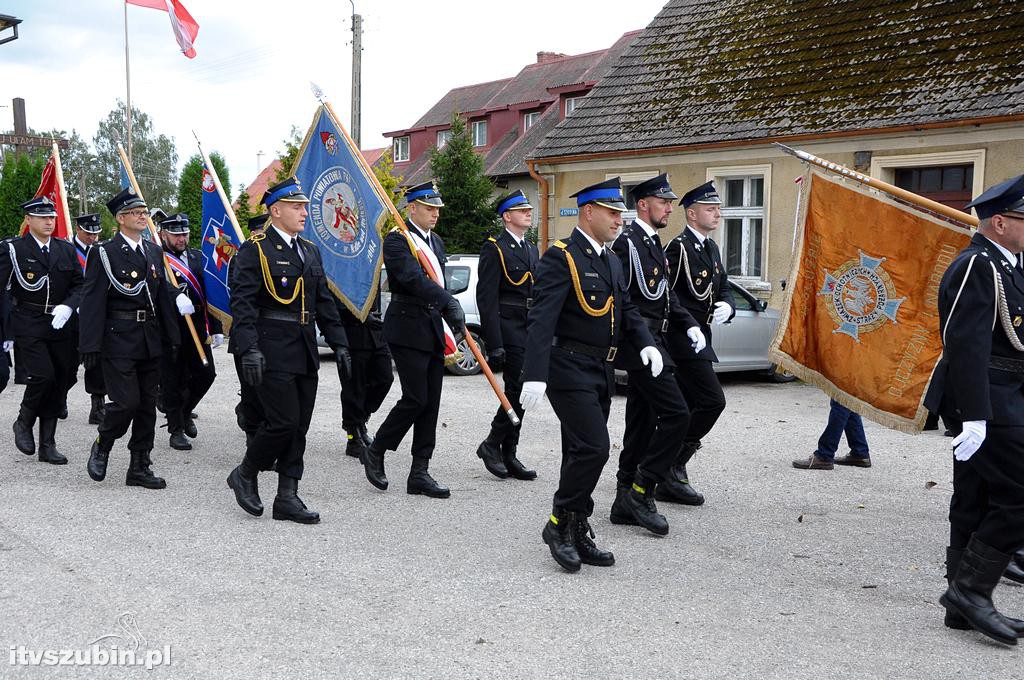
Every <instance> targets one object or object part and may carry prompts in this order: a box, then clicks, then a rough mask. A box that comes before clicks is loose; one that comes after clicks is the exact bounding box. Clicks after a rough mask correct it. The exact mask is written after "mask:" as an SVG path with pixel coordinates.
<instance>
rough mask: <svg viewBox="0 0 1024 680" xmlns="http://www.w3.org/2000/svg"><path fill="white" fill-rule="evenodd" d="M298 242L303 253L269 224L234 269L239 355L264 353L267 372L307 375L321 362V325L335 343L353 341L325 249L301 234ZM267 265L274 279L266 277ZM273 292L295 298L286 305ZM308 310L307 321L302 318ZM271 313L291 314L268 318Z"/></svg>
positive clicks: (233, 318) (329, 341) (240, 254)
mask: <svg viewBox="0 0 1024 680" xmlns="http://www.w3.org/2000/svg"><path fill="white" fill-rule="evenodd" d="M298 243H299V247H300V248H302V255H301V256H300V255H299V254H298V253H296V252H295V251H294V250H292V249H291V248H290V247H289V246H288V245H287V244H286V243H285V240H284V239H283V238H281V235H280V234H278V233H277V230H276V229H275V228H274V227H273V226H272V225H271V224H269V223H268V224H267V229H266V232H265V233H264V234H257V235H255V236H253V237H251V238H250V239H249V240H248V241H246V242H245V243H243V244H242V247H241V248H239V249H238V254H237V255H235V257H234V259H233V260H232V262H231V270H232V271H231V272H229V273H230V275H231V276H232V277H233V281H234V284H233V286H232V288H231V321H232V325H231V334H232V335H233V336H234V337H235V343H234V347H233V348H232V349H233V350H234V351H235V353H236V354H238V355H242V354H245V353H246V352H247V351H249V350H250V349H252V348H254V347H255V348H258V349H259V350H260V352H262V353H263V356H264V358H265V359H266V362H267V370H268V371H279V372H281V373H294V374H296V375H306V374H307V373H308V372H309V366H311V365H312V366H319V365H320V350H319V347H318V346H317V337H316V327H319V328H320V332H321V333H323V336H324V338H325V339H326V340H327V344H328V345H330V346H331V347H332V348H338V347H345V346H347V344H348V342H347V339H346V337H345V329H344V327H342V325H341V320H340V319H339V318H338V308H337V306H336V304H335V298H334V295H333V294H332V293H331V291H330V290H328V288H327V279H326V278H325V275H324V267H323V261H322V260H321V259H320V250H319V249H318V248H317V247H316V245H314V244H313V243H312V242H310V241H307V240H306V239H303V238H301V237H299V238H298ZM264 265H265V266H266V271H267V273H268V274H269V279H270V280H269V281H267V280H266V278H265V277H264V269H263V268H264ZM299 281H302V282H303V283H302V294H296V292H295V291H296V287H297V286H298V285H299ZM268 285H269V286H271V287H272V288H273V294H272V292H271V290H269V289H268ZM274 295H276V296H277V298H281V299H283V300H289V299H291V298H292V296H293V295H294V296H295V299H294V300H292V301H291V302H290V303H288V304H284V303H282V302H280V301H279V300H278V299H276V298H275V297H274ZM303 311H305V312H306V316H307V318H306V323H300V322H299V321H300V318H299V317H300V316H301V313H302V312H303ZM267 313H270V314H284V315H288V316H289V317H290V319H275V318H268V317H267V316H266V314H267ZM313 321H315V322H316V326H314V324H313V323H312V322H313Z"/></svg>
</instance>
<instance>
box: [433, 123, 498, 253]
mask: <svg viewBox="0 0 1024 680" xmlns="http://www.w3.org/2000/svg"><path fill="white" fill-rule="evenodd" d="M451 131H452V134H451V137H449V138H448V143H447V144H445V145H444V149H441V150H440V151H439V150H438V149H437V148H436V147H435V148H434V149H432V150H431V152H430V169H431V171H432V172H433V173H434V177H435V178H436V179H437V188H438V191H440V192H441V197H442V198H443V200H444V208H442V209H441V216H440V217H439V218H438V220H437V227H436V229H437V233H438V234H440V235H441V237H442V238H444V240H445V247H446V249H447V250H448V252H450V253H478V252H480V247H481V246H482V245H483V243H484V241H485V240H486V239H487V234H488V232H489V230H490V227H491V226H492V225H493V223H494V211H493V210H492V209H491V194H493V193H494V184H493V183H492V182H491V180H490V179H488V178H487V176H486V175H484V164H483V160H482V159H481V157H480V156H479V155H478V154H477V153H476V152H475V151H474V150H473V142H472V140H471V139H470V137H469V131H468V130H467V129H466V123H465V121H463V120H462V118H461V117H459V115H458V114H457V113H456V114H453V115H452V127H451Z"/></svg>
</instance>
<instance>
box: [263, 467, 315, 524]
mask: <svg viewBox="0 0 1024 680" xmlns="http://www.w3.org/2000/svg"><path fill="white" fill-rule="evenodd" d="M298 491H299V480H297V479H295V478H294V477H289V476H287V475H283V474H280V473H278V475H277V497H276V498H274V513H273V518H274V519H283V520H288V521H289V522H298V523H299V524H319V523H320V513H318V512H313V511H312V510H310V509H308V508H307V507H306V504H305V503H303V502H302V499H301V498H299V495H298Z"/></svg>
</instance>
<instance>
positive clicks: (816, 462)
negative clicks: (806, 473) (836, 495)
mask: <svg viewBox="0 0 1024 680" xmlns="http://www.w3.org/2000/svg"><path fill="white" fill-rule="evenodd" d="M793 467H795V468H796V469H797V470H831V469H832V468H833V467H834V466H833V465H832V461H830V460H825V459H824V458H818V456H816V455H814V454H811V456H810V457H809V458H800V459H799V460H794V461H793Z"/></svg>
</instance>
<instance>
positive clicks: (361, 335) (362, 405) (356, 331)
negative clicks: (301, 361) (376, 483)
mask: <svg viewBox="0 0 1024 680" xmlns="http://www.w3.org/2000/svg"><path fill="white" fill-rule="evenodd" d="M373 294H374V296H375V299H374V301H373V309H372V310H371V311H370V314H369V315H368V316H367V317H366V320H365V321H360V320H359V319H357V318H356V316H355V315H354V314H353V313H352V312H350V311H349V309H348V308H347V307H346V306H345V304H344V303H343V302H342V301H341V300H338V301H337V304H338V314H339V315H340V316H341V323H342V325H343V326H345V335H346V336H347V337H348V348H349V351H350V352H351V353H352V375H351V376H350V377H346V376H344V375H339V378H340V380H341V426H342V428H343V429H344V430H345V435H346V443H345V453H346V455H349V456H352V457H353V458H359V459H360V460H362V458H363V457H364V456H365V451H366V449H367V447H368V446H370V444H372V443H373V437H371V436H370V433H369V432H368V431H367V429H366V423H367V422H368V421H369V420H370V416H372V415H373V414H374V413H376V412H377V409H379V408H380V405H381V404H382V403H384V398H385V397H387V396H388V392H389V391H390V390H391V383H393V382H394V381H395V375H394V371H393V370H392V368H391V352H390V351H389V350H388V344H387V342H385V340H384V321H383V320H381V317H380V294H379V291H375V292H374V293H373Z"/></svg>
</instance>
